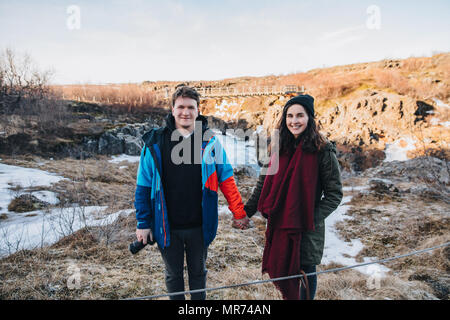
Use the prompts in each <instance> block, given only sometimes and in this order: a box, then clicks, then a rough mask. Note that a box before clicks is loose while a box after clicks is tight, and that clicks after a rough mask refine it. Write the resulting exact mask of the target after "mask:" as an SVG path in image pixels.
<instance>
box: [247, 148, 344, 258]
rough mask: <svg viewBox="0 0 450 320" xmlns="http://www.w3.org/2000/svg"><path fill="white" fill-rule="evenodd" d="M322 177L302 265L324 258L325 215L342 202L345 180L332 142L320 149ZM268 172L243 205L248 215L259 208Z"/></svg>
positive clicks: (301, 254) (307, 234) (307, 232)
mask: <svg viewBox="0 0 450 320" xmlns="http://www.w3.org/2000/svg"><path fill="white" fill-rule="evenodd" d="M318 161H319V180H318V184H317V190H316V201H315V208H314V225H315V230H314V231H306V232H304V233H303V236H302V241H301V249H300V250H301V252H300V261H301V264H302V265H318V264H320V262H321V260H322V255H323V248H324V243H325V218H326V217H328V216H329V215H330V214H331V213H332V212H333V211H334V210H336V208H337V207H338V206H339V204H340V203H341V200H342V195H343V194H342V183H341V173H340V169H339V162H338V160H337V158H336V146H335V144H334V143H333V142H327V144H326V145H325V146H324V147H323V148H322V149H321V150H320V151H319V154H318ZM264 179H265V175H260V176H259V179H258V182H257V184H256V187H255V189H254V190H253V193H252V195H251V196H250V198H249V200H248V201H247V203H246V204H245V206H244V209H245V212H246V213H247V215H248V216H249V217H251V216H253V215H254V214H255V213H256V211H257V206H258V201H259V197H260V195H261V190H262V187H263V185H264Z"/></svg>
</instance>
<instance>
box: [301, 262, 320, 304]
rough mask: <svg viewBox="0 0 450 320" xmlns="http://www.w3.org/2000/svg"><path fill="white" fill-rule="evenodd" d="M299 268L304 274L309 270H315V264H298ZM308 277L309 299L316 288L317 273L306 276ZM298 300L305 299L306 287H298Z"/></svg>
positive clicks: (314, 293)
mask: <svg viewBox="0 0 450 320" xmlns="http://www.w3.org/2000/svg"><path fill="white" fill-rule="evenodd" d="M300 269H302V270H303V271H304V272H305V273H306V274H308V273H311V272H316V266H315V265H310V266H300ZM306 278H307V279H308V285H309V297H310V299H311V300H314V296H315V295H316V289H317V275H316V274H315V275H312V276H307V277H306ZM300 300H306V288H305V287H304V286H303V285H302V288H301V289H300Z"/></svg>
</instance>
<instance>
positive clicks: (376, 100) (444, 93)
mask: <svg viewBox="0 0 450 320" xmlns="http://www.w3.org/2000/svg"><path fill="white" fill-rule="evenodd" d="M449 57H450V55H449V54H444V55H439V56H438V58H439V59H437V58H436V57H434V58H421V59H422V60H420V61H422V62H421V64H419V65H418V66H417V65H415V66H414V67H411V61H410V60H405V61H406V62H408V63H406V62H405V61H391V63H387V62H384V63H381V62H377V63H372V64H361V65H352V66H347V67H345V66H344V67H334V68H330V69H329V70H328V71H327V69H321V70H319V71H318V70H314V71H311V72H309V73H307V74H306V76H305V75H304V76H303V78H304V79H305V82H306V83H309V84H310V85H311V86H310V87H308V86H305V89H306V93H309V94H311V95H313V96H314V97H315V101H316V102H315V110H316V114H317V122H318V123H319V125H320V128H321V132H322V133H323V134H324V135H325V136H326V137H327V138H328V139H330V140H333V141H336V142H337V143H338V149H339V150H340V151H341V152H342V153H351V154H353V155H354V156H353V159H352V160H349V161H350V162H354V161H355V157H356V158H358V157H364V160H363V161H362V162H361V161H360V162H361V163H360V164H358V165H356V167H355V166H353V167H354V168H355V169H357V170H359V169H361V170H362V169H365V168H367V167H370V166H372V165H374V164H377V163H379V162H380V161H381V160H384V159H386V158H388V160H389V159H390V160H396V159H397V158H398V155H396V154H394V153H393V152H394V151H395V150H398V151H402V152H403V153H404V154H407V156H408V158H412V157H414V156H418V155H421V154H423V153H425V150H427V151H426V152H428V151H432V152H434V153H435V154H437V153H440V155H439V156H441V157H448V151H447V150H448V147H449V145H448V144H449V143H450V133H449V132H450V131H449V125H450V121H449V119H450V117H449V115H450V106H449V95H450V92H449V91H448V90H447V89H448V88H449V83H448V74H449V72H450V70H447V69H446V66H448V63H447V62H448V61H449ZM433 59H434V60H433ZM430 61H431V62H430ZM433 61H435V62H433ZM436 61H438V62H439V63H441V65H439V64H438V62H436ZM443 61H444V62H445V63H444V62H443ZM432 62H433V63H432ZM416 64H417V63H416ZM402 66H403V69H402ZM406 66H409V67H408V68H407V67H406ZM421 66H423V68H422V67H421ZM393 68H394V71H392V69H393ZM361 70H365V71H364V74H365V75H366V76H367V77H366V79H363V75H362V74H361V73H355V72H363V71H361ZM368 70H369V71H368ZM386 70H387V71H386ZM411 70H412V71H411ZM430 70H431V71H430ZM327 72H328V77H330V78H333V77H335V78H337V79H347V80H345V81H347V82H345V81H344V80H342V84H341V87H342V88H341V89H340V90H337V89H336V90H331V89H330V88H332V87H333V86H332V85H331V84H330V81H332V80H328V82H324V83H318V82H317V81H316V82H314V81H312V80H311V79H313V78H314V77H312V78H311V74H313V75H314V76H315V77H319V78H324V76H323V75H324V74H326V73H327ZM386 72H387V73H386ZM343 74H346V76H343ZM380 74H381V75H380ZM387 74H388V75H390V76H392V75H395V76H394V80H395V81H394V80H392V78H389V77H388V80H386V79H385V78H382V79H384V80H385V82H382V81H381V80H380V79H381V77H382V76H383V77H385V76H386V75H387ZM395 77H397V78H395ZM307 79H309V80H307ZM405 79H406V80H405ZM282 80H283V79H282V78H279V79H278V81H282ZM271 81H273V80H271ZM275 81H276V80H275ZM308 81H309V82H308ZM336 81H337V80H336ZM403 81H406V82H403ZM403 85H404V86H405V87H404V88H403V87H402V86H403ZM327 86H328V89H330V90H325V89H324V88H326V87H327ZM401 88H403V89H401ZM405 88H406V89H405ZM426 88H428V91H427V90H425V89H426ZM291 96H292V95H280V96H275V95H271V96H255V97H226V98H215V99H212V98H208V99H204V100H203V102H202V104H201V108H202V112H203V113H204V114H206V115H213V116H215V117H218V118H221V119H223V120H224V121H226V122H228V127H238V128H244V129H245V128H251V129H254V130H256V129H257V128H258V127H259V126H262V127H263V128H264V129H265V130H267V132H269V133H270V132H271V131H272V130H273V129H274V128H276V126H277V124H278V121H279V119H280V116H281V112H282V109H283V106H284V104H285V103H286V101H287V100H288V99H289V98H290V97H291ZM441 99H442V100H443V101H442V100H441ZM347 157H348V156H347ZM344 162H345V161H344ZM356 162H358V160H356Z"/></svg>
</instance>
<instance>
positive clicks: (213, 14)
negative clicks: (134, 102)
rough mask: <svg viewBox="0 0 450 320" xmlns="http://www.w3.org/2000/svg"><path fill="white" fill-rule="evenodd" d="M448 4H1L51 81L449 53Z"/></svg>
mask: <svg viewBox="0 0 450 320" xmlns="http://www.w3.org/2000/svg"><path fill="white" fill-rule="evenodd" d="M449 9H450V3H449V2H448V1H437V0H436V1H431V2H429V3H422V2H420V1H414V2H410V1H403V0H402V1H396V2H395V3H391V2H388V1H376V2H372V1H365V0H364V1H355V0H347V1H344V2H339V3H335V2H332V1H325V0H321V1H310V0H307V1H293V0H285V1H281V2H274V1H271V0H266V1H254V0H252V1H247V2H245V3H240V2H238V1H237V0H228V1H226V2H225V3H223V2H221V3H220V4H218V3H210V2H206V1H192V0H191V1H174V0H171V1H166V2H163V3H158V2H156V1H141V0H133V1H123V0H116V1H112V2H106V1H86V0H83V1H54V0H53V1H52V0H46V1H30V0H26V1H22V2H20V3H17V2H13V3H8V2H7V1H0V49H1V50H4V49H6V48H11V49H13V50H14V51H15V52H16V53H17V54H22V53H28V54H29V55H30V56H31V58H32V59H33V61H34V62H36V64H37V65H38V66H39V68H40V69H41V70H42V69H44V70H48V69H52V70H54V77H53V79H52V81H51V84H52V85H80V84H98V85H103V84H127V83H130V84H131V83H142V82H144V81H152V82H158V81H159V82H164V81H168V82H169V81H170V82H172V81H173V82H179V81H212V80H223V79H230V78H238V77H267V76H283V75H287V74H295V73H302V72H308V71H311V70H313V69H322V68H329V67H335V66H343V65H350V64H359V63H370V62H376V61H381V60H385V59H406V58H409V57H430V56H432V55H435V54H437V53H447V52H449V51H450V44H449V43H448V41H446V40H447V39H449V38H450V19H449V18H450V17H449V13H450V10H449Z"/></svg>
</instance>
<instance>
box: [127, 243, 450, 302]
mask: <svg viewBox="0 0 450 320" xmlns="http://www.w3.org/2000/svg"><path fill="white" fill-rule="evenodd" d="M449 245H450V242H446V243H444V244H441V245H437V246H434V247H431V248H427V249H423V250H418V251H413V252H410V253H406V254H402V255H399V256H395V257H390V258H385V259H380V260H377V261H371V262H365V263H360V264H355V265H352V266H347V267H340V268H333V269H328V270H323V271H318V272H311V273H307V274H296V275H292V276H286V277H280V278H273V279H267V280H257V281H251V282H247V283H238V284H231V285H226V286H221V287H215V288H205V289H196V290H188V291H179V292H172V293H165V294H157V295H152V296H144V297H136V298H128V299H124V300H145V299H156V298H162V297H171V296H175V295H181V294H188V293H189V294H192V293H199V292H207V291H215V290H223V289H232V288H238V287H244V286H250V285H256V284H263V283H268V282H274V281H281V280H290V279H296V278H302V277H304V276H306V277H307V276H312V275H319V274H325V273H331V272H338V271H343V270H348V269H353V268H358V267H363V266H367V265H370V264H376V263H386V262H390V261H393V260H397V259H400V258H405V257H409V256H412V255H415V254H420V253H424V252H427V251H432V250H435V249H439V248H443V247H446V246H449Z"/></svg>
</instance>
